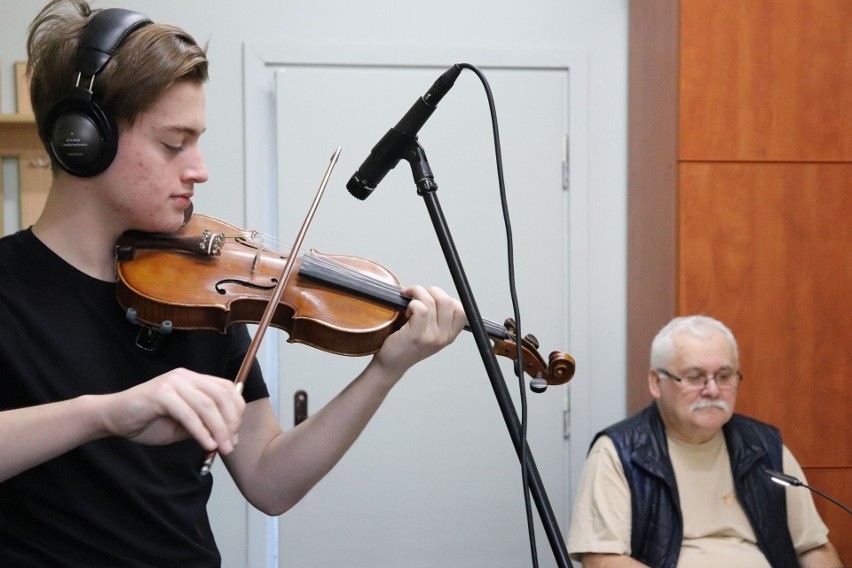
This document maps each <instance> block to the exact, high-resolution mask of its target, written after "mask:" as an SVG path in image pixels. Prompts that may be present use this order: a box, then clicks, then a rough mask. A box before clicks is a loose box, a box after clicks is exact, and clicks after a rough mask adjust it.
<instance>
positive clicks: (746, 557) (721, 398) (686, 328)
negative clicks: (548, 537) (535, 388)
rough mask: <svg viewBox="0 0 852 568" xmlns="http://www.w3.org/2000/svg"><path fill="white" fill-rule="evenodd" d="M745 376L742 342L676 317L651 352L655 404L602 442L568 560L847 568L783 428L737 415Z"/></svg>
mask: <svg viewBox="0 0 852 568" xmlns="http://www.w3.org/2000/svg"><path fill="white" fill-rule="evenodd" d="M742 381H743V377H742V375H741V374H740V372H739V354H738V350H737V342H736V339H735V338H734V335H733V333H731V331H730V330H729V329H728V327H727V326H725V325H724V324H723V323H721V322H720V321H718V320H715V319H713V318H709V317H705V316H689V317H679V318H675V319H674V320H672V321H671V322H669V323H668V324H667V325H666V326H665V327H664V328H663V329H662V330H660V332H659V333H658V334H657V336H656V337H655V338H654V341H653V342H652V344H651V366H650V370H649V372H648V388H649V389H650V391H651V395H652V396H653V397H654V402H652V403H651V405H649V406H648V407H647V408H645V409H644V410H642V411H640V412H639V413H638V414H636V415H634V416H632V417H630V418H628V419H626V420H623V421H621V422H619V423H617V424H614V425H612V426H610V427H609V428H606V429H605V430H603V431H602V432H600V433H598V434H597V436H595V439H594V441H593V443H592V447H591V449H590V450H589V455H588V459H587V461H586V464H585V466H584V469H583V474H582V476H581V478H580V482H579V486H578V489H577V497H576V502H575V504H574V511H573V517H572V519H571V526H570V532H569V534H568V544H567V546H568V551H569V553H570V556H571V558H572V559H573V560H578V561H581V562H582V564H583V566H584V567H594V566H616V567H617V566H653V567H655V568H674V567H678V568H683V567H689V568H703V567H719V566H724V567H727V568H734V567H739V566H742V567H749V568H759V567H766V568H769V567H772V568H778V567H787V566H790V567H798V566H803V567H839V566H841V565H842V564H841V561H840V558H839V557H838V554H837V551H836V550H835V548H834V546H833V545H832V544H831V542H830V541H829V540H828V529H827V528H826V526H825V524H824V523H823V522H822V519H820V517H819V514H818V513H817V511H816V508H815V506H814V503H813V499H812V497H811V495H810V493H809V492H807V491H797V490H795V489H787V490H786V491H785V488H783V487H781V486H779V485H777V484H775V483H773V482H772V480H771V478H770V477H769V475H767V474H766V470H767V469H770V470H777V471H784V472H786V473H788V474H791V475H793V476H795V477H798V478H800V479H801V478H802V477H803V473H802V469H801V467H800V466H799V464H798V463H797V462H796V460H795V458H794V457H793V455H792V453H791V452H790V451H789V450H788V449H787V447H786V446H784V444H783V442H782V440H781V434H780V432H779V431H778V429H777V428H775V427H773V426H770V425H768V424H764V423H762V422H759V421H757V420H754V419H751V418H748V417H745V416H742V415H739V414H734V403H735V402H736V398H737V389H738V388H739V387H740V385H741V383H742Z"/></svg>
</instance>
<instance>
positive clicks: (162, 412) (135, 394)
mask: <svg viewBox="0 0 852 568" xmlns="http://www.w3.org/2000/svg"><path fill="white" fill-rule="evenodd" d="M245 407H246V405H245V401H244V400H243V397H242V396H241V395H240V393H239V392H238V391H237V389H236V388H235V387H234V383H233V382H231V381H228V380H225V379H220V378H217V377H211V376H209V375H202V374H199V373H194V372H192V371H188V370H186V369H175V370H173V371H169V372H168V373H164V374H163V375H160V376H159V377H155V378H153V379H151V380H150V381H147V382H145V383H142V384H140V385H137V386H135V387H133V388H131V389H128V390H126V391H122V392H117V393H113V394H105V395H83V396H79V397H77V398H72V399H69V400H63V401H59V402H51V403H47V404H39V405H36V406H29V407H24V408H15V409H11V410H3V411H0V440H3V443H2V444H0V482H2V481H5V480H6V479H9V478H10V477H13V476H15V475H17V474H18V473H21V472H22V471H25V470H27V469H29V468H31V467H34V466H36V465H39V464H41V463H44V462H46V461H47V460H50V459H53V458H55V457H57V456H60V455H62V454H64V453H65V452H68V451H70V450H73V449H74V448H77V447H79V446H80V445H82V444H85V443H86V442H90V441H92V440H97V439H99V438H105V437H107V436H122V437H125V438H128V439H131V440H134V441H136V442H139V443H142V444H152V445H154V444H157V445H165V444H170V443H172V442H175V441H178V440H184V439H186V438H188V437H193V438H195V439H196V440H197V441H198V443H199V444H201V445H202V446H203V447H204V449H205V450H208V451H212V450H218V451H220V452H221V453H222V454H229V453H231V452H232V451H233V449H234V445H235V444H236V442H237V431H238V430H239V428H240V422H241V420H242V417H243V411H244V410H245Z"/></svg>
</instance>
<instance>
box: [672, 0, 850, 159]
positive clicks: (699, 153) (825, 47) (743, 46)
mask: <svg viewBox="0 0 852 568" xmlns="http://www.w3.org/2000/svg"><path fill="white" fill-rule="evenodd" d="M680 41H681V51H680V53H681V59H680V88H681V121H680V132H681V136H680V159H681V160H726V161H727V160H771V161H852V2H850V1H849V0H784V1H782V2H779V1H777V0H738V1H737V2H724V3H720V2H718V0H682V2H681V34H680Z"/></svg>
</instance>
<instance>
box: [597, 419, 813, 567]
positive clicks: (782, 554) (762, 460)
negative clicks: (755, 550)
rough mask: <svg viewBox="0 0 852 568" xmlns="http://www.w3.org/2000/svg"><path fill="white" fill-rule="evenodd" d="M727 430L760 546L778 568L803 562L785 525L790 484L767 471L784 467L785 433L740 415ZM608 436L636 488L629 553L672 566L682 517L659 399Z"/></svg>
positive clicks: (741, 495)
mask: <svg viewBox="0 0 852 568" xmlns="http://www.w3.org/2000/svg"><path fill="white" fill-rule="evenodd" d="M722 432H723V433H724V435H725V443H726V444H727V447H728V454H729V456H730V461H731V470H732V472H733V477H734V487H735V489H736V493H737V499H738V500H739V502H740V504H741V505H742V507H743V510H744V511H745V514H746V516H747V517H748V519H749V522H750V523H751V526H752V529H753V530H754V534H755V536H756V537H757V546H758V547H759V548H760V550H761V552H763V555H764V556H765V557H766V558H767V560H768V561H769V563H770V564H771V565H772V566H773V568H787V567H790V568H796V567H798V566H799V561H798V557H797V555H796V551H795V549H794V547H793V540H792V538H791V537H790V530H789V528H788V527H787V503H786V500H785V498H784V488H783V487H782V486H780V485H778V484H777V483H774V482H773V481H772V480H771V479H770V478H769V476H768V475H767V474H766V472H765V471H764V470H766V469H774V470H777V471H781V470H782V465H781V448H782V442H781V433H780V432H779V431H778V429H777V428H775V427H773V426H770V425H768V424H764V423H762V422H759V421H757V420H754V419H751V418H747V417H745V416H742V415H739V414H734V415H733V416H732V417H731V420H729V421H728V423H727V424H725V426H724V427H723V428H722ZM603 434H606V435H608V436H609V437H610V438H611V439H612V441H613V443H614V444H615V449H616V451H617V452H618V456H619V458H620V459H621V463H622V465H623V466H624V473H625V475H626V476H627V483H628V485H629V487H630V501H631V507H632V515H631V516H632V534H631V543H630V545H631V556H632V557H633V558H635V559H636V560H639V561H641V562H644V563H645V564H648V565H649V566H654V567H655V568H674V566H675V565H676V564H677V559H678V556H679V555H680V547H681V543H682V541H683V518H682V516H681V510H680V499H679V497H678V490H677V483H676V482H675V477H674V470H673V469H672V463H671V460H670V459H669V452H668V445H667V443H666V433H665V429H664V426H663V421H662V418H661V417H660V412H659V410H658V409H657V405H656V404H651V405H650V406H648V407H647V408H645V409H644V410H642V411H641V412H639V413H638V414H636V415H634V416H632V417H630V418H627V419H626V420H623V421H621V422H619V423H617V424H614V425H613V426H610V427H609V428H607V429H606V430H604V431H603V432H599V433H598V434H597V435H596V436H595V439H597V438H598V437H599V436H601V435H603ZM592 443H593V444H594V441H593V442H592Z"/></svg>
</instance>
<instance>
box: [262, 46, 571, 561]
mask: <svg viewBox="0 0 852 568" xmlns="http://www.w3.org/2000/svg"><path fill="white" fill-rule="evenodd" d="M451 63H452V62H449V63H448V64H447V65H444V66H439V65H427V66H416V67H415V66H406V65H393V66H380V65H365V64H358V65H351V66H348V65H334V64H332V65H321V64H310V65H282V66H280V67H277V68H276V70H275V72H274V73H275V88H276V92H277V96H276V102H275V112H276V119H275V140H276V143H277V149H276V151H275V152H276V155H277V160H276V163H277V188H278V191H277V195H276V200H277V204H276V205H275V207H277V224H278V227H279V230H278V232H279V236H281V237H282V238H284V239H289V240H291V241H292V239H293V238H294V237H295V234H296V231H297V229H298V227H300V226H301V223H302V221H303V218H304V216H305V213H306V212H307V210H308V206H309V204H310V202H311V200H312V199H313V196H314V193H315V191H316V188H317V186H318V184H319V181H320V178H321V176H322V173H323V171H324V168H325V167H326V165H327V163H328V160H329V158H330V156H331V154H332V152H333V151H334V149H335V148H336V147H337V146H341V147H342V153H341V157H340V160H339V163H338V166H337V168H336V170H335V172H334V174H333V176H332V179H331V183H330V185H329V187H328V189H327V190H326V194H325V196H324V198H323V201H322V203H321V204H320V206H319V209H318V211H317V214H316V217H315V219H314V221H313V224H312V225H311V228H310V230H309V233H308V237H307V239H306V241H305V245H304V246H305V247H306V248H314V249H317V250H319V251H322V252H331V253H340V254H349V255H355V256H361V257H365V258H368V259H371V260H373V261H375V262H378V263H379V264H382V265H384V266H385V267H387V268H389V269H390V270H391V271H392V272H394V273H395V274H396V275H397V276H398V278H399V279H400V281H401V282H402V283H403V284H411V283H420V284H425V285H432V284H435V285H438V286H441V287H443V288H445V289H446V290H448V291H450V292H451V293H453V294H456V292H455V289H454V285H453V282H452V280H451V277H450V274H449V271H448V269H447V266H446V263H445V261H444V258H443V255H442V252H441V249H440V247H439V243H438V240H437V237H436V235H435V231H434V229H433V227H432V225H431V222H430V219H429V216H428V214H427V210H426V207H425V205H424V202H423V199H422V198H421V197H420V196H418V195H417V194H416V191H415V188H414V183H413V179H412V174H411V172H410V170H409V166H408V164H407V163H406V162H405V161H402V162H400V163H399V165H398V166H397V167H396V168H395V169H394V170H392V171H391V172H390V173H389V174H388V176H387V177H386V178H385V180H384V181H383V182H382V183H381V184H380V185H379V187H378V189H376V190H375V192H374V193H373V195H372V196H370V197H369V198H368V199H367V200H365V201H358V200H356V199H355V198H353V197H351V196H350V195H349V194H348V192H347V191H346V189H345V184H346V181H347V180H348V179H349V176H350V175H351V174H352V173H353V172H354V171H355V169H356V168H357V167H358V165H360V163H361V162H362V160H363V159H364V158H365V157H366V155H367V154H368V152H369V150H370V149H371V148H372V147H373V145H374V144H375V143H376V142H377V141H378V139H379V138H380V137H381V136H382V135H384V133H385V132H386V131H387V130H388V128H390V127H391V126H393V125H394V124H396V122H397V120H399V118H400V117H401V116H402V115H403V114H404V113H405V111H407V110H408V108H409V107H410V106H411V105H412V104H413V103H414V101H415V100H416V98H417V97H419V96H421V95H422V94H423V93H425V91H426V90H427V89H428V87H429V86H431V84H432V82H433V81H434V80H435V79H436V78H437V77H438V76H439V75H440V74H441V73H443V71H444V70H445V69H446V68H447V67H448V66H449V64H451ZM472 63H476V62H475V61H472ZM483 72H484V73H485V76H486V78H487V79H488V81H489V82H490V85H491V88H492V90H493V94H494V98H495V102H496V111H497V117H498V121H499V127H500V135H501V138H502V151H503V161H504V167H505V179H506V185H507V191H508V206H509V208H510V215H511V224H512V225H511V226H512V231H513V236H514V254H515V277H516V282H517V288H518V298H519V304H520V309H521V316H522V325H523V328H522V332H523V333H524V334H527V333H531V334H533V335H535V336H537V337H538V339H539V341H540V343H541V352H542V355H543V356H544V357H545V359H546V358H547V355H548V353H549V352H550V351H552V350H558V351H565V352H568V353H570V352H571V351H570V346H569V345H568V339H569V329H570V325H569V319H570V316H571V314H569V305H570V299H569V293H568V291H569V282H568V280H569V274H568V266H569V242H568V235H569V227H568V219H569V211H568V204H569V199H568V191H567V190H566V188H565V187H564V183H563V180H564V179H566V175H565V171H564V164H563V158H564V156H565V154H566V152H565V137H566V133H567V132H568V127H567V122H568V108H569V105H568V92H569V90H568V70H567V69H544V68H525V69H524V68H501V67H499V66H497V67H492V68H483ZM419 140H420V143H421V145H422V146H423V148H424V149H425V151H426V155H427V156H428V159H429V164H430V165H431V168H432V171H433V173H434V175H435V180H436V182H437V183H438V186H439V189H438V191H437V195H438V199H439V201H440V203H441V206H442V208H443V211H444V215H445V216H446V219H447V223H448V226H449V228H450V231H451V232H452V235H453V237H454V239H455V243H456V246H457V248H458V252H459V255H460V257H461V261H462V263H463V265H464V268H465V271H466V274H467V277H468V279H469V281H470V284H471V286H472V291H473V295H474V297H475V298H476V301H477V304H478V306H479V310H480V312H481V314H482V316H483V317H484V318H487V319H490V320H493V321H496V322H498V323H502V321H503V320H504V319H505V318H507V317H510V316H512V304H511V298H510V295H509V276H508V269H507V249H506V246H507V245H506V231H505V227H504V221H503V218H502V213H501V206H500V195H499V191H498V183H497V175H496V165H495V150H494V144H493V138H492V132H491V122H490V117H489V112H488V106H487V100H486V95H485V92H484V90H483V87H482V85H481V83H480V81H479V80H478V79H477V77H476V75H475V74H474V73H472V72H471V71H469V70H465V71H464V72H463V73H462V75H461V76H460V77H459V79H458V80H457V81H456V85H455V87H454V88H453V89H452V90H451V91H450V92H449V94H447V95H446V96H445V97H444V99H443V101H441V103H440V104H439V106H438V110H437V111H436V112H435V113H434V115H433V116H432V117H431V119H430V120H429V122H428V123H427V124H426V125H425V126H424V127H423V129H422V130H421V131H420V134H419ZM456 295H457V294H456ZM280 337H281V338H282V339H281V341H280V345H279V350H278V369H279V372H280V374H279V377H278V379H279V383H278V389H279V392H278V397H279V416H280V419H281V421H282V423H283V425H284V426H285V427H291V426H292V425H293V421H294V412H293V406H294V397H295V396H296V393H297V392H298V391H304V392H306V393H307V396H308V411H309V412H313V411H315V410H316V409H318V408H320V407H321V406H322V405H323V404H324V403H325V402H327V401H328V400H329V399H330V398H331V397H333V396H334V395H335V394H336V393H337V392H339V391H340V390H341V389H342V388H343V387H344V386H345V385H346V384H347V383H348V382H349V381H350V380H351V379H352V378H353V377H354V376H355V375H356V374H357V373H358V372H359V371H360V369H361V368H362V367H363V366H364V365H365V364H366V360H365V359H362V358H347V357H342V356H335V355H329V354H326V353H323V352H321V351H319V350H316V349H312V348H307V347H304V346H301V345H294V344H290V343H286V341H285V339H286V335H285V334H281V335H280ZM500 365H501V368H502V370H503V375H504V377H505V379H506V381H507V385H508V388H509V391H510V392H511V393H512V396H513V399H514V402H515V404H516V408H517V409H518V415H519V416H520V414H521V410H520V406H519V404H520V403H519V401H520V398H519V395H518V390H519V386H518V382H517V379H516V378H515V376H514V373H513V370H512V364H511V362H510V361H508V360H506V359H501V360H500ZM267 376H268V380H271V379H272V376H270V375H269V372H268V371H267ZM568 392H569V388H568V387H567V386H561V387H551V388H549V389H548V390H547V391H546V392H545V393H543V394H534V393H530V392H529V391H527V393H528V394H527V398H528V407H529V411H528V412H529V429H528V434H527V435H528V441H529V445H530V447H531V450H532V454H533V456H534V458H535V461H536V464H537V466H538V470H539V472H540V474H541V479H542V482H543V484H544V487H545V489H546V491H547V496H548V498H549V500H550V503H551V506H552V507H553V510H554V512H555V516H556V519H557V521H558V523H559V524H560V528H561V529H562V531H563V534H564V533H565V530H566V529H567V524H568V505H569V501H570V497H569V494H570V485H571V480H570V474H569V471H570V463H569V447H568V441H567V439H566V436H565V435H564V426H563V424H564V421H565V411H566V408H567V404H568ZM532 511H533V513H532V514H533V517H534V518H535V525H536V540H537V549H538V557H539V561H540V565H541V566H553V565H555V563H554V561H553V553H552V551H551V550H550V548H549V544H548V541H547V539H546V537H545V534H544V532H543V530H542V528H541V525H540V522H539V517H538V514H537V511H536V508H535V506H534V505H533V509H532ZM279 526H280V532H279V547H280V548H279V553H280V560H281V565H282V566H292V567H325V566H328V567H339V566H347V567H365V568H366V567H369V568H376V567H382V566H387V567H400V566H406V567H420V566H422V567H435V566H454V567H465V566H470V567H485V566H487V567H489V568H492V567H501V566H505V567H507V568H509V567H511V568H516V567H518V566H524V565H529V563H530V545H529V539H528V533H527V526H526V517H525V508H524V495H523V491H522V486H521V467H520V464H519V461H518V458H517V455H516V453H515V450H514V447H513V445H512V442H511V438H510V436H509V433H508V431H507V428H506V425H505V423H504V421H503V418H502V416H501V414H500V412H499V408H498V405H497V402H496V398H495V395H494V393H493V391H492V387H491V384H490V382H489V380H488V377H487V375H486V373H485V370H484V367H483V364H482V361H481V359H480V356H479V353H478V351H477V349H476V346H475V344H474V341H473V338H472V337H471V335H470V334H469V333H464V334H463V336H462V337H461V338H460V339H459V340H458V341H457V342H456V343H455V344H453V345H452V346H450V347H449V348H448V349H446V350H444V351H442V352H441V353H440V354H438V355H436V356H435V357H432V358H430V359H429V360H427V361H425V362H423V363H421V364H420V365H418V366H417V367H415V368H414V369H412V371H411V372H410V373H409V374H408V375H407V376H406V377H404V378H403V380H402V381H401V383H400V384H399V385H397V387H396V388H395V389H394V390H393V391H392V392H391V394H390V396H389V397H388V399H387V400H386V402H385V404H384V405H383V406H382V408H380V410H379V412H378V414H377V415H376V416H375V418H374V419H373V421H372V422H371V423H370V425H369V426H368V427H367V430H366V431H365V432H364V434H363V435H362V436H361V438H360V439H359V440H358V441H357V442H356V443H355V445H354V447H353V448H352V449H351V450H350V452H349V453H348V454H347V455H346V456H345V457H344V458H343V460H342V461H341V463H340V464H339V465H338V466H337V467H336V468H335V469H334V470H333V471H332V472H331V473H330V474H329V475H328V476H327V477H326V478H325V479H324V480H323V481H321V482H320V484H319V485H318V486H317V487H316V488H315V489H314V490H313V491H312V492H311V493H310V494H309V495H308V496H307V497H306V498H305V499H304V500H303V501H302V502H301V503H299V504H298V505H297V506H296V507H295V508H294V509H293V510H292V511H290V512H288V513H287V514H286V515H284V516H283V517H282V518H281V520H280V525H279Z"/></svg>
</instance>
